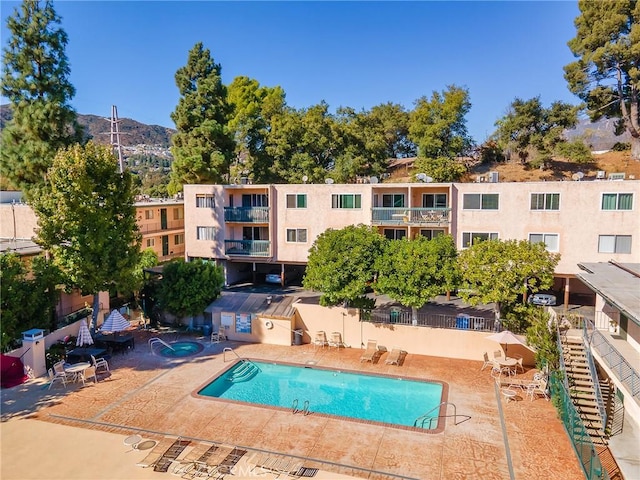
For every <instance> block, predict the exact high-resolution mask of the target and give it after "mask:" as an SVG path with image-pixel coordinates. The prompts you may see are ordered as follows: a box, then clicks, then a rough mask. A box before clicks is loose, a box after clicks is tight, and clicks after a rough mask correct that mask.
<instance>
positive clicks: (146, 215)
mask: <svg viewBox="0 0 640 480" xmlns="http://www.w3.org/2000/svg"><path fill="white" fill-rule="evenodd" d="M144 218H145V220H153V210H145V211H144Z"/></svg>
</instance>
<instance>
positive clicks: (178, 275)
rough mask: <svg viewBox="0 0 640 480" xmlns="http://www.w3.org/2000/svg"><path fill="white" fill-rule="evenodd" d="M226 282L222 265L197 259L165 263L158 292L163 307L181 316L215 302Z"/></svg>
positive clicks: (201, 310)
mask: <svg viewBox="0 0 640 480" xmlns="http://www.w3.org/2000/svg"><path fill="white" fill-rule="evenodd" d="M223 285H224V272H223V271H222V267H219V266H217V265H214V264H213V263H210V262H206V261H204V260H201V259H196V260H194V261H191V262H188V263H187V262H185V261H184V260H182V259H177V260H173V261H171V262H169V263H167V264H165V266H164V268H163V270H162V280H161V283H160V289H159V292H158V301H159V303H160V305H161V307H162V308H164V309H165V310H166V311H167V312H169V313H172V314H174V315H176V316H177V317H179V318H182V317H185V316H193V315H199V314H201V313H202V312H203V311H204V309H205V308H207V306H208V305H209V304H210V303H211V302H213V301H214V300H215V299H216V298H218V295H220V292H221V290H222V286H223Z"/></svg>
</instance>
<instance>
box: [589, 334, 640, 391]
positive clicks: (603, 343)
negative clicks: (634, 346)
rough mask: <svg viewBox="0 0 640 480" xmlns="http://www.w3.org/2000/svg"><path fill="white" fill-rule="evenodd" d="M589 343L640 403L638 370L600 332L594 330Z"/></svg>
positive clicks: (639, 376)
mask: <svg viewBox="0 0 640 480" xmlns="http://www.w3.org/2000/svg"><path fill="white" fill-rule="evenodd" d="M589 323H591V322H589ZM589 343H590V345H591V346H592V347H593V348H594V349H595V351H596V352H598V354H599V355H600V356H601V357H602V359H603V361H604V362H605V363H606V364H607V365H608V366H609V368H611V370H612V371H613V373H614V374H615V375H616V377H617V378H618V380H620V381H621V382H622V383H623V384H625V385H626V386H627V388H629V391H630V392H631V396H632V397H634V398H635V399H636V401H640V375H638V372H637V371H636V369H635V368H633V367H632V366H631V364H630V363H629V362H628V361H627V359H626V358H624V357H623V356H622V354H621V353H620V352H618V350H616V348H615V347H614V346H613V345H611V343H610V342H609V341H608V340H607V338H606V337H605V336H604V335H603V334H602V333H600V332H599V331H598V330H595V329H594V330H593V333H592V334H591V338H590V342H589Z"/></svg>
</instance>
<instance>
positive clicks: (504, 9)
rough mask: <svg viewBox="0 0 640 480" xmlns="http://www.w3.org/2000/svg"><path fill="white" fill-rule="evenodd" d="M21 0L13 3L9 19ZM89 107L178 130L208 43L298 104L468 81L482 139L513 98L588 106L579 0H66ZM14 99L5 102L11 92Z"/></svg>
mask: <svg viewBox="0 0 640 480" xmlns="http://www.w3.org/2000/svg"><path fill="white" fill-rule="evenodd" d="M16 6H19V3H18V2H8V1H4V0H3V1H2V2H1V15H2V45H3V48H4V46H5V45H6V41H7V36H8V30H7V28H6V19H7V16H8V15H10V14H11V13H12V12H13V10H14V8H15V7H16ZM54 8H55V10H56V12H57V13H58V15H60V16H61V17H62V27H63V28H64V30H65V31H66V32H67V34H68V36H69V43H68V45H67V49H66V53H67V56H68V58H69V61H70V64H71V76H70V80H71V82H72V83H73V85H74V86H75V88H76V96H75V97H74V98H73V100H72V105H73V106H74V107H75V108H76V110H77V111H78V113H84V114H95V115H104V116H105V117H108V116H109V115H110V113H111V105H116V106H117V107H118V114H119V116H120V117H121V118H123V117H128V118H132V119H134V120H138V121H140V122H143V123H149V124H156V125H163V126H167V127H174V125H173V122H172V121H171V118H170V113H171V112H172V111H173V110H174V109H175V107H176V104H177V102H178V89H177V87H176V85H175V81H174V75H175V72H176V70H177V69H179V68H180V67H182V66H184V65H185V64H186V61H187V54H188V52H189V50H190V49H191V48H192V47H193V46H194V45H195V44H196V43H197V42H199V41H201V42H203V44H204V46H205V47H206V48H209V50H210V51H211V54H212V56H213V58H214V60H215V61H216V62H217V63H219V64H221V66H222V77H223V82H224V83H226V84H229V83H231V81H232V80H233V79H234V78H235V77H237V76H239V75H244V76H248V77H251V78H254V79H256V80H257V81H259V82H260V83H261V84H262V85H266V86H276V85H280V86H282V88H283V89H284V91H285V93H286V99H287V103H288V104H289V105H291V106H293V107H296V108H303V107H309V106H311V105H314V104H317V103H319V102H320V101H322V100H325V101H326V102H327V103H328V104H329V106H330V108H331V109H332V111H333V110H335V108H337V107H339V106H349V107H353V108H355V109H356V110H360V109H369V108H371V107H372V106H374V105H379V104H381V103H386V102H393V103H399V104H401V105H404V106H405V107H406V108H408V109H411V108H413V103H414V101H415V100H416V99H418V98H420V97H421V96H430V95H431V93H432V92H433V91H442V90H444V89H445V88H446V87H447V86H448V85H451V84H455V85H458V86H463V87H466V88H467V89H468V90H469V93H470V99H471V103H472V107H471V111H470V112H469V114H468V115H467V117H466V118H467V127H468V129H469V132H470V134H471V135H472V136H473V138H474V139H475V140H476V141H477V142H482V141H483V140H485V139H486V137H487V136H488V135H490V134H491V133H492V132H493V131H494V130H495V126H494V124H495V121H496V120H497V119H498V118H500V117H502V116H503V115H504V114H505V112H506V109H507V107H508V106H509V104H510V103H511V102H512V101H513V99H514V98H516V97H519V98H522V99H530V98H533V97H536V96H540V97H541V100H542V102H543V105H545V106H549V105H550V103H551V102H552V101H555V100H562V101H565V102H569V103H574V104H575V103H578V99H577V97H575V96H574V95H572V94H571V93H570V92H569V90H568V88H567V84H566V82H565V80H564V78H563V69H562V67H563V66H564V65H566V64H567V63H569V62H571V61H573V55H572V54H571V52H570V50H569V48H568V47H567V41H569V40H570V39H571V38H573V36H574V35H575V27H574V24H573V21H574V19H575V18H576V17H577V16H578V15H579V10H578V6H577V2H575V1H543V2H525V1H510V2H507V1H492V2H481V1H475V2H462V1H449V2H435V1H433V2H431V1H424V2H405V1H394V2H340V1H328V2H246V3H245V2H212V1H192V2H187V1H180V2H156V1H74V2H72V1H58V2H56V1H54ZM3 103H6V100H4V101H3Z"/></svg>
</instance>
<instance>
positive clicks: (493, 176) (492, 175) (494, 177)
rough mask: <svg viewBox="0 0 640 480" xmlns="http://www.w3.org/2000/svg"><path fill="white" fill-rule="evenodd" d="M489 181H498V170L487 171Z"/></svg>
mask: <svg viewBox="0 0 640 480" xmlns="http://www.w3.org/2000/svg"><path fill="white" fill-rule="evenodd" d="M489 182H490V183H498V172H489Z"/></svg>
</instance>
